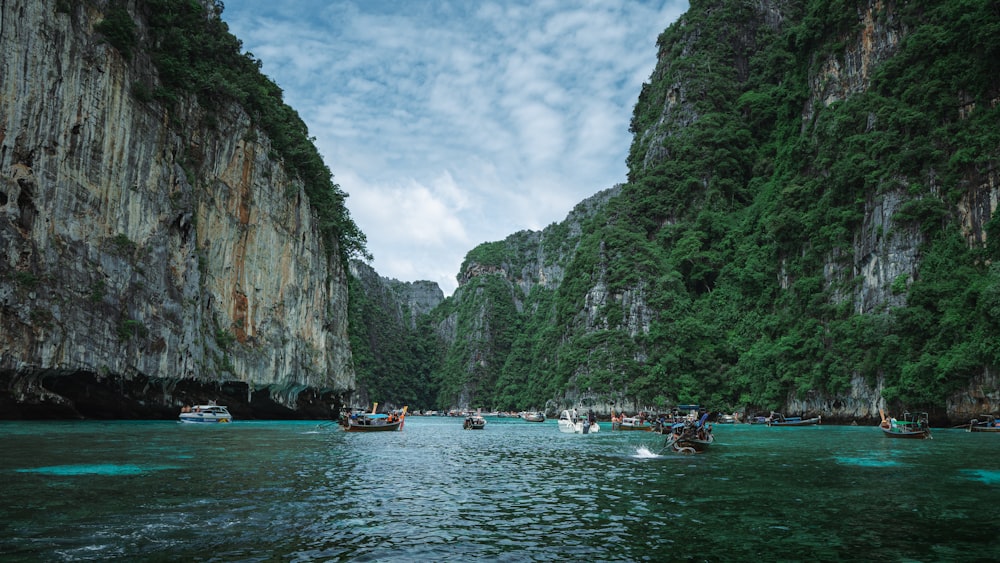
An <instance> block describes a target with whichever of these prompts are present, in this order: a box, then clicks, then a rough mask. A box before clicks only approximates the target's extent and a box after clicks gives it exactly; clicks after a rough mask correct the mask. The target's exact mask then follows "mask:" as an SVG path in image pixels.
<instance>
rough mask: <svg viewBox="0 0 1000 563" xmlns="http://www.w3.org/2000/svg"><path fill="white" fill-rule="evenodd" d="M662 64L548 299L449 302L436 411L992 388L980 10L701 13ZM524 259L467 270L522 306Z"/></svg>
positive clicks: (995, 39) (995, 359)
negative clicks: (613, 186) (608, 188)
mask: <svg viewBox="0 0 1000 563" xmlns="http://www.w3.org/2000/svg"><path fill="white" fill-rule="evenodd" d="M869 9H871V11H870V12H869ZM880 30H882V31H880ZM862 36H864V41H871V43H866V44H865V45H864V46H862V42H863V41H862V39H863V38H862ZM896 37H898V38H900V40H899V41H898V42H896V41H895V40H894V39H892V38H896ZM880 38H881V40H882V42H881V43H880V42H879V40H880ZM658 47H659V53H660V55H659V64H658V66H657V68H656V70H655V71H654V73H653V75H652V77H651V79H650V82H649V83H648V84H646V85H645V86H644V87H643V89H642V92H641V93H640V95H639V100H638V103H637V104H636V106H635V111H634V115H633V119H632V123H631V130H632V131H633V133H634V134H635V138H634V143H633V146H632V149H631V151H630V154H629V158H628V163H629V170H630V172H629V182H628V184H626V185H625V186H624V187H623V188H622V193H621V195H620V196H619V197H617V198H615V199H613V200H612V201H610V202H609V203H608V205H607V206H606V207H604V208H603V209H602V210H600V212H599V213H597V214H595V215H594V216H593V217H592V218H591V220H590V221H589V222H586V223H584V230H583V234H582V236H581V237H580V238H579V240H577V241H575V242H574V246H575V253H574V254H572V256H571V257H570V258H566V259H565V262H564V266H565V271H566V275H565V278H564V280H563V282H562V283H561V285H559V286H558V287H557V288H555V287H547V288H545V287H540V286H536V287H535V288H534V289H532V290H531V292H530V293H529V294H528V295H522V296H519V297H518V300H521V301H522V307H520V311H519V312H518V311H514V310H513V309H511V308H510V307H509V305H508V303H507V302H503V300H502V299H501V297H500V296H502V295H503V293H504V289H503V288H502V287H501V286H500V285H494V284H495V283H497V282H499V281H500V279H501V274H500V273H499V272H496V273H491V274H485V275H482V276H480V277H477V278H474V279H473V281H472V282H470V283H469V284H468V285H467V286H465V287H463V288H462V289H461V290H460V292H458V293H456V299H457V300H458V302H457V303H450V304H448V306H449V307H451V308H452V310H453V313H452V314H453V315H455V316H457V317H458V318H459V319H465V320H464V321H461V323H462V324H460V328H459V330H458V332H457V335H456V341H455V342H454V343H453V344H452V348H451V349H450V350H449V351H448V353H447V355H446V357H447V361H446V364H445V366H444V367H443V368H442V369H441V371H439V372H438V373H437V378H438V379H439V380H440V382H441V396H440V399H439V402H438V404H439V405H440V406H448V405H451V404H458V403H459V402H460V401H461V400H462V397H461V395H462V393H466V394H472V395H473V397H472V399H471V403H472V404H474V405H480V406H484V407H489V406H495V407H498V408H525V407H528V406H529V405H539V404H540V402H544V401H547V400H560V399H561V398H563V397H567V398H569V399H572V400H575V399H578V398H581V397H585V398H590V399H592V400H594V401H601V402H604V403H605V404H621V402H625V404H639V405H664V406H666V405H671V404H676V403H678V402H700V403H702V404H707V405H711V406H712V407H714V408H737V407H745V406H750V407H757V408H760V409H767V408H780V407H782V406H783V405H784V404H786V402H787V400H788V399H789V398H790V397H799V398H806V397H809V396H824V397H828V398H830V400H833V401H835V400H836V398H837V397H844V396H845V395H846V393H847V392H848V391H849V390H850V389H851V385H852V381H854V380H855V378H860V380H863V381H866V382H867V384H868V386H869V387H871V388H875V387H876V386H877V385H880V386H881V394H882V396H883V397H884V398H885V399H886V400H888V401H890V403H891V404H893V405H901V406H905V407H909V408H928V409H932V410H937V411H939V412H940V411H941V410H942V409H943V407H944V403H945V400H946V398H947V397H948V395H949V394H950V393H953V392H955V391H957V390H960V389H964V388H967V387H968V385H969V383H970V380H971V378H973V377H975V376H981V375H984V374H987V373H995V372H996V370H997V369H998V368H1000V353H998V352H997V350H996V346H995V342H997V341H998V339H1000V300H998V296H1000V275H998V274H1000V270H998V269H997V268H996V267H995V266H991V263H992V262H993V261H995V260H996V259H997V258H998V252H1000V251H998V248H1000V243H997V242H996V240H997V236H990V235H1000V228H998V227H997V225H998V224H1000V223H998V222H997V220H995V219H990V217H989V211H988V204H986V207H987V211H986V212H985V217H982V215H983V214H982V213H981V212H979V211H977V209H978V207H977V206H980V205H982V204H980V203H978V201H980V200H989V197H990V196H989V195H982V194H981V193H980V192H982V191H983V190H986V191H988V190H989V189H990V188H989V186H990V185H992V184H995V181H996V178H997V172H996V170H997V166H998V162H1000V130H998V128H997V127H996V124H997V123H1000V107H998V105H1000V104H998V103H997V100H1000V12H998V11H997V9H996V7H995V6H994V5H992V4H991V3H984V2H975V1H968V0H950V1H946V2H931V1H915V2H907V3H904V4H899V3H896V4H893V3H888V4H885V3H879V4H876V3H872V4H871V8H869V3H868V2H851V1H846V0H842V1H837V2H829V1H825V0H809V1H797V2H796V1H793V2H757V3H747V2H738V1H725V0H715V1H695V2H692V6H691V9H690V10H689V12H688V13H687V14H686V15H685V16H683V17H682V18H681V19H680V20H679V21H678V22H677V23H675V24H674V25H672V26H671V27H670V28H669V29H667V30H666V31H665V32H664V33H663V34H662V35H661V36H660V38H659V40H658ZM859 57H868V61H869V62H870V63H871V68H870V69H868V68H866V69H864V70H865V72H869V73H870V74H868V75H864V76H862V75H861V72H862V69H861V68H860V65H859V64H858V62H857V60H858V58H859ZM824 65H826V66H824ZM852 73H853V74H852ZM846 84H850V85H851V86H850V87H848V86H845V85H846ZM883 211H884V215H882V214H883ZM977 214H978V217H980V219H982V220H980V221H979V223H977V218H976V217H977ZM984 240H985V241H986V242H985V243H984V242H983V241H984ZM552 242H553V241H551V240H546V241H545V243H546V244H552ZM890 255H892V256H895V258H894V259H893V260H894V261H895V262H894V263H887V262H886V259H887V258H888V257H889V256H890ZM526 260H529V258H528V254H526V253H522V252H514V251H513V250H512V249H511V248H509V247H507V246H505V245H503V244H501V243H490V244H488V245H483V246H482V247H479V248H477V249H476V250H474V251H473V252H470V260H467V264H466V265H464V266H463V271H466V270H465V269H466V268H467V266H468V264H469V263H473V262H474V263H477V264H479V265H489V266H498V265H500V264H505V265H506V268H505V270H503V271H505V272H506V273H507V276H508V279H507V283H508V285H507V287H516V286H512V285H510V284H512V283H513V279H514V274H512V273H514V272H517V273H519V272H520V271H521V267H522V266H523V264H524V263H525V261H526ZM490 276H492V277H494V278H496V279H497V282H493V281H489V280H488V279H485V278H488V277H490ZM886 278H888V280H887V281H886ZM487 288H488V289H487ZM472 293H475V295H476V297H474V298H473V297H471V296H470V294H472ZM486 295H493V296H496V297H495V298H493V299H488V300H487V299H486V298H485V297H484V296H486ZM640 305H641V306H640ZM491 307H492V308H496V311H494V310H492V309H490V308H491ZM629 307H632V308H633V309H634V310H633V309H629ZM484 308H486V309H484ZM484 315H485V316H487V317H490V316H493V317H492V318H494V319H495V320H494V322H491V323H489V324H488V327H489V330H490V332H488V333H486V334H483V333H482V326H485V325H483V323H480V324H479V325H474V324H473V323H472V321H473V320H475V319H478V318H479V317H481V316H484ZM499 320H503V322H509V323H510V324H509V325H502V326H501V325H498V324H497V321H499ZM629 323H631V324H629ZM477 331H478V332H477ZM504 351H508V352H506V353H504ZM473 360H476V361H473ZM483 362H486V363H483ZM466 399H468V397H466Z"/></svg>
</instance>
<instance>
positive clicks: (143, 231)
mask: <svg viewBox="0 0 1000 563" xmlns="http://www.w3.org/2000/svg"><path fill="white" fill-rule="evenodd" d="M57 4H58V3H57V2H55V1H54V0H52V1H37V0H30V1H29V0H7V1H5V2H3V4H2V13H0V53H2V55H3V56H2V57H0V194H2V195H0V246H2V247H3V256H2V262H0V274H2V276H0V371H2V373H4V375H5V378H6V379H7V382H8V386H9V392H10V394H11V396H12V397H13V398H14V399H15V400H16V401H18V402H22V403H31V402H40V401H41V402H44V401H46V400H49V399H47V398H46V392H45V391H44V390H43V389H42V387H43V385H42V380H43V379H44V378H46V377H54V376H73V374H78V373H81V372H82V373H88V374H97V376H98V379H123V380H130V379H133V378H140V377H141V378H149V379H150V380H153V381H156V382H158V385H157V386H156V390H155V391H151V392H150V395H151V396H150V397H148V400H150V401H152V402H160V403H163V404H174V403H176V402H177V401H176V400H175V399H174V398H173V397H172V396H171V390H172V389H173V385H174V384H175V383H176V382H177V381H180V380H195V381H199V382H203V383H209V384H217V385H221V384H222V383H223V382H233V381H235V382H240V383H242V384H244V386H245V387H246V388H247V389H248V390H249V391H248V392H251V393H252V392H253V390H255V389H268V390H269V394H270V395H271V397H272V399H273V400H274V401H275V402H276V403H278V404H281V405H285V406H287V407H290V408H295V406H296V398H297V397H298V395H299V394H300V393H301V392H302V391H306V390H310V389H311V390H342V389H346V388H348V387H350V386H351V385H352V384H353V370H352V367H351V355H350V348H349V344H348V340H347V334H346V326H347V323H346V304H347V286H346V282H345V276H346V273H345V272H344V271H343V269H342V267H341V265H340V262H339V260H338V259H337V250H336V248H329V247H326V246H325V245H324V244H323V242H322V239H321V237H320V235H319V232H318V229H317V227H316V225H315V224H314V216H313V214H312V212H311V210H310V207H309V202H308V199H307V198H306V196H305V194H304V191H303V188H302V186H301V184H300V183H299V182H297V181H295V180H293V179H292V178H289V177H288V176H287V175H286V174H285V172H284V170H283V168H282V167H281V165H280V163H278V162H274V161H273V160H272V159H271V158H269V149H270V145H269V142H268V140H267V138H266V137H265V136H264V135H263V134H261V133H260V132H259V131H256V130H255V129H254V127H253V126H252V124H251V122H250V119H249V118H248V116H247V115H246V114H245V113H243V112H242V110H241V109H240V108H238V107H235V106H233V107H230V108H228V110H226V111H224V112H222V114H221V115H219V114H216V115H212V116H210V117H211V118H210V119H206V117H207V116H206V114H205V113H204V112H203V111H202V110H201V109H200V108H199V107H198V106H197V105H196V104H195V103H193V102H188V103H183V102H182V103H181V104H179V109H178V110H175V111H173V112H168V111H167V110H166V109H165V108H163V107H160V106H159V105H157V104H155V103H139V102H137V101H136V100H135V99H134V98H133V96H132V95H131V94H130V92H131V91H132V87H133V84H135V83H136V82H138V81H139V80H140V79H149V78H150V77H149V76H148V75H144V74H143V73H148V72H150V71H149V69H150V68H152V65H151V63H150V61H149V60H148V59H144V58H143V56H142V55H141V54H139V55H137V56H136V57H135V58H133V59H131V60H127V59H125V58H123V57H122V55H121V54H120V53H119V52H118V51H116V50H115V49H114V48H112V47H111V46H109V45H108V44H107V43H106V42H105V41H104V40H103V39H102V38H101V37H100V35H99V34H96V33H95V32H94V26H95V25H96V24H97V23H98V22H100V21H101V20H102V18H103V15H104V14H103V13H102V10H101V8H102V7H105V6H106V4H105V3H101V2H95V3H87V6H83V5H77V4H76V3H74V6H73V7H72V8H70V9H69V10H68V11H62V10H60V9H58V7H57ZM59 6H62V4H59ZM94 6H96V7H94ZM129 10H130V13H132V14H135V13H136V6H135V4H130V5H129ZM138 23H139V29H140V32H141V29H142V25H141V22H138Z"/></svg>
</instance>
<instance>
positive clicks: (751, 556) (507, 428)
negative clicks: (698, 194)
mask: <svg viewBox="0 0 1000 563" xmlns="http://www.w3.org/2000/svg"><path fill="white" fill-rule="evenodd" d="M488 420H489V422H488V424H487V426H486V429H485V430H482V431H467V430H462V419H461V418H421V417H408V418H407V421H406V427H405V429H404V430H403V431H402V432H392V433H375V434H359V433H345V432H342V431H340V430H339V429H337V428H336V427H335V426H332V425H330V424H325V423H316V422H235V423H233V424H227V425H219V426H203V425H182V424H178V423H174V422H4V423H0V431H2V434H0V451H2V452H3V455H2V458H0V499H2V502H0V560H2V561H4V562H7V561H108V560H120V561H162V560H174V561H186V560H201V561H227V562H228V561H414V560H424V561H452V560H457V559H459V558H461V559H465V560H469V561H517V562H522V561H569V560H579V561H666V560H694V561H728V560H754V561H756V560H768V561H801V560H817V561H838V560H841V561H842V560H856V561H862V560H863V561H974V560H996V559H997V558H998V554H1000V455H998V454H1000V434H984V433H974V434H970V433H967V432H962V431H958V430H936V431H935V432H934V438H933V439H932V440H922V441H909V440H891V439H887V438H885V437H883V436H882V433H881V432H879V431H878V429H877V428H874V427H839V426H817V427H804V428H768V427H766V426H747V425H739V426H731V425H720V426H717V427H716V432H715V433H716V443H715V444H714V445H713V446H712V449H711V450H709V451H708V452H707V453H705V454H701V455H697V456H684V455H679V454H672V453H666V454H664V455H657V454H658V453H659V452H660V450H661V447H662V439H661V438H660V437H658V436H656V435H652V434H648V433H643V432H612V431H611V429H610V425H602V431H601V432H600V433H599V434H596V435H589V436H582V435H570V434H561V433H560V432H559V431H558V429H557V427H556V424H555V422H554V421H547V422H545V423H529V422H523V421H521V420H518V419H506V418H489V419H488Z"/></svg>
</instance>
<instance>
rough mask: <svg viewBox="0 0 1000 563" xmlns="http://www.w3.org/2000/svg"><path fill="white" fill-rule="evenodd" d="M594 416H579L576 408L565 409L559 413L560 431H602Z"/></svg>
mask: <svg viewBox="0 0 1000 563" xmlns="http://www.w3.org/2000/svg"><path fill="white" fill-rule="evenodd" d="M591 418H592V417H587V416H579V415H578V414H577V412H576V409H573V410H564V411H562V413H561V414H560V415H559V431H560V432H565V433H567V434H594V433H596V432H600V430H601V427H600V425H598V424H597V420H596V419H594V420H591Z"/></svg>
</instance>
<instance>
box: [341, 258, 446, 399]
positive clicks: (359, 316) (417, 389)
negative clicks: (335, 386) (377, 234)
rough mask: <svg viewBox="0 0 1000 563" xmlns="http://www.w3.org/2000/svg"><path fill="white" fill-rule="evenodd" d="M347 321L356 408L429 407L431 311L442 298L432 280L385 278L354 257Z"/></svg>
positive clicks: (432, 393) (432, 391)
mask: <svg viewBox="0 0 1000 563" xmlns="http://www.w3.org/2000/svg"><path fill="white" fill-rule="evenodd" d="M350 274H351V278H352V283H353V284H354V285H353V289H352V291H351V307H350V326H351V343H352V348H351V350H352V352H353V357H354V362H355V371H356V374H357V377H356V379H357V385H356V387H355V388H354V389H352V393H351V395H350V397H349V398H348V400H349V402H350V404H351V405H352V406H356V407H369V406H371V404H372V403H374V402H378V403H380V404H381V405H382V406H383V407H386V408H401V407H403V406H409V407H411V409H412V410H417V409H420V408H429V407H430V406H431V405H432V404H433V402H434V396H435V386H434V385H433V383H432V382H431V380H430V370H431V369H432V368H433V367H434V365H435V364H434V361H435V358H436V354H433V353H429V352H428V348H430V347H432V346H433V345H432V344H431V341H432V339H433V332H432V331H431V330H429V328H428V326H427V325H428V322H429V316H428V315H429V313H430V312H431V311H432V310H434V309H435V308H436V307H437V306H438V305H440V304H441V303H442V301H443V300H444V292H443V291H441V288H440V287H438V285H437V284H436V283H434V282H431V281H417V282H401V281H399V280H395V279H388V278H384V277H382V276H380V275H378V273H377V272H376V271H375V270H374V269H372V267H371V266H369V265H367V264H365V263H363V262H360V261H357V260H352V261H351V263H350Z"/></svg>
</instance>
